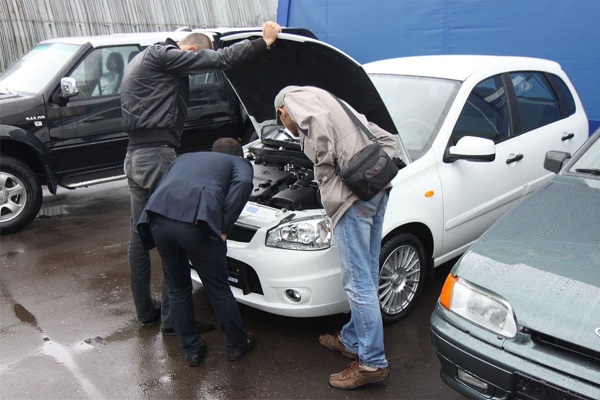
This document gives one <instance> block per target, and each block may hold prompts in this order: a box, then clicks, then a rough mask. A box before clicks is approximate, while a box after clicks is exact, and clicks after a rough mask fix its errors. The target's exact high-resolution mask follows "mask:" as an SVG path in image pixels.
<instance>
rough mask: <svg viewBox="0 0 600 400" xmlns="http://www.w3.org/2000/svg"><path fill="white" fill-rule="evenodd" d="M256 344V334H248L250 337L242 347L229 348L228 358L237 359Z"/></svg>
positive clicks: (230, 359)
mask: <svg viewBox="0 0 600 400" xmlns="http://www.w3.org/2000/svg"><path fill="white" fill-rule="evenodd" d="M255 344H256V340H255V339H254V336H252V335H251V334H248V339H246V343H244V344H243V346H242V347H239V348H237V349H231V350H227V359H228V360H229V361H236V360H237V359H238V358H240V357H241V356H243V355H244V354H246V353H247V352H249V351H250V350H252V348H253V347H254V345H255Z"/></svg>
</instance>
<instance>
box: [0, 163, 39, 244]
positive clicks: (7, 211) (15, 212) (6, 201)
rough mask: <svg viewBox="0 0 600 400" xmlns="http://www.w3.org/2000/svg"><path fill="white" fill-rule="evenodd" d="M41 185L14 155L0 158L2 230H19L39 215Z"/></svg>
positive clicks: (0, 230)
mask: <svg viewBox="0 0 600 400" xmlns="http://www.w3.org/2000/svg"><path fill="white" fill-rule="evenodd" d="M41 205H42V187H41V186H40V183H39V181H38V179H37V177H36V176H35V174H34V173H33V171H31V169H29V168H28V167H27V166H26V165H25V164H23V163H22V162H21V161H19V160H17V159H16V158H13V157H4V156H3V157H2V160H1V161H0V233H2V234H8V233H14V232H18V231H19V230H21V229H23V228H24V227H25V226H27V225H28V224H29V223H30V222H31V221H32V220H33V219H34V218H35V216H36V215H37V213H38V211H39V210H40V207H41Z"/></svg>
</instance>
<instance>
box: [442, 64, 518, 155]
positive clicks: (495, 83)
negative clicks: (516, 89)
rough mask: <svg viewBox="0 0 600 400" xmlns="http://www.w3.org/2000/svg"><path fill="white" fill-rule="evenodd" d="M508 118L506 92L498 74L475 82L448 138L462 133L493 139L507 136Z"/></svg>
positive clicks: (508, 131)
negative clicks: (477, 82) (475, 84)
mask: <svg viewBox="0 0 600 400" xmlns="http://www.w3.org/2000/svg"><path fill="white" fill-rule="evenodd" d="M510 129H511V128H510V118H509V111H508V104H507V101H506V92H505V90H504V87H503V86H502V77H501V76H500V75H497V76H494V77H491V78H488V79H486V80H484V81H482V82H480V83H479V84H477V86H475V88H474V89H473V91H472V92H471V94H469V97H468V98H467V102H466V103H465V106H464V107H463V110H462V111H461V113H460V116H459V117H458V120H457V121H456V125H455V126H454V130H453V131H452V136H451V139H450V140H451V142H452V144H456V143H457V142H458V140H459V139H460V138H462V137H463V136H476V137H482V138H485V139H491V140H493V141H494V142H495V143H498V142H501V141H502V140H504V139H506V138H508V137H509V136H510Z"/></svg>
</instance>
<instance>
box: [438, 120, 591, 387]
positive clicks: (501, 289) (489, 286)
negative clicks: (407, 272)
mask: <svg viewBox="0 0 600 400" xmlns="http://www.w3.org/2000/svg"><path fill="white" fill-rule="evenodd" d="M565 163H566V164H565ZM563 164H565V165H564V167H563ZM545 167H546V168H547V169H549V170H551V171H553V172H559V170H560V173H559V174H558V175H557V176H555V177H554V178H553V179H552V181H551V182H550V183H549V184H548V185H547V186H545V187H544V188H542V189H541V190H539V191H538V192H536V193H534V194H533V195H532V196H531V197H530V198H528V199H526V200H524V201H523V202H522V203H521V204H519V205H518V206H517V207H515V208H514V209H513V210H512V211H511V212H509V213H508V214H507V215H506V216H505V217H503V218H502V219H501V220H500V221H498V222H497V223H496V224H495V225H493V226H492V227H491V228H490V229H489V230H488V231H487V232H486V233H485V234H484V235H483V236H482V237H481V238H480V239H479V240H478V241H477V242H476V243H475V244H474V245H473V246H472V248H471V249H470V250H469V251H467V252H466V253H465V254H464V255H463V257H462V258H461V259H460V260H459V261H458V262H457V264H456V265H455V266H454V267H453V269H452V271H451V273H450V275H449V276H448V278H447V280H446V283H445V285H444V287H443V289H442V293H441V296H440V299H439V301H438V304H437V306H436V308H435V311H434V312H433V314H432V316H431V334H432V341H433V346H434V348H435V351H436V352H437V355H438V357H439V359H440V362H441V375H442V379H443V380H444V381H445V382H446V383H447V384H448V385H449V386H451V387H452V388H453V389H455V390H456V391H458V392H460V393H461V394H463V395H464V396H466V397H469V398H472V399H506V398H518V399H521V398H522V399H600V130H598V131H596V132H595V134H594V135H593V136H592V137H591V138H590V139H589V140H588V141H587V142H586V143H585V144H584V146H583V147H582V148H581V149H580V150H579V151H577V153H576V154H575V155H574V157H572V158H570V155H569V154H567V153H563V152H549V153H548V154H547V155H546V160H545Z"/></svg>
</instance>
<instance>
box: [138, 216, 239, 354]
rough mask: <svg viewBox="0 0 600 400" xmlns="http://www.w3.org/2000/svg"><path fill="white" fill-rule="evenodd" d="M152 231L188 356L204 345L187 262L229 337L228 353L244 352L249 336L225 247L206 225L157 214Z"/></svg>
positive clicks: (176, 325) (177, 328)
mask: <svg viewBox="0 0 600 400" xmlns="http://www.w3.org/2000/svg"><path fill="white" fill-rule="evenodd" d="M150 230H151V232H152V237H153V238H154V242H155V243H156V249H157V250H158V253H159V254H160V257H161V258H162V262H163V269H164V276H165V280H166V281H167V286H168V288H169V303H170V305H171V321H172V323H173V329H175V334H176V335H177V338H178V339H179V342H180V343H181V345H182V347H183V349H184V350H185V351H186V353H187V354H188V355H193V354H195V353H196V352H197V351H198V350H199V349H200V347H202V346H204V345H205V344H204V340H203V339H202V338H201V337H200V335H199V334H198V332H197V331H196V327H195V322H194V305H193V302H192V278H191V277H190V264H189V262H188V260H189V261H190V262H191V263H192V266H193V268H194V269H195V270H196V271H197V272H198V276H200V279H201V280H202V284H203V286H204V290H205V291H206V295H207V297H208V300H209V302H210V304H211V306H212V308H213V311H214V313H215V315H216V317H217V320H218V321H219V327H220V328H221V330H222V331H223V332H224V333H225V345H226V346H227V348H228V349H235V348H239V347H242V346H244V345H245V343H246V340H247V338H248V334H247V333H246V332H245V331H244V330H243V328H242V318H241V316H240V311H239V308H238V305H237V302H236V300H235V298H234V297H233V294H232V293H231V289H230V287H229V283H228V279H227V278H228V275H227V259H226V254H227V244H226V243H225V242H224V241H223V240H221V239H220V238H217V237H216V236H215V235H214V234H213V233H212V231H211V230H210V229H209V228H208V226H207V225H206V224H202V223H200V224H197V225H196V224H189V223H185V222H180V221H175V220H172V219H169V218H166V217H164V216H162V215H158V214H151V215H150Z"/></svg>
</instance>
